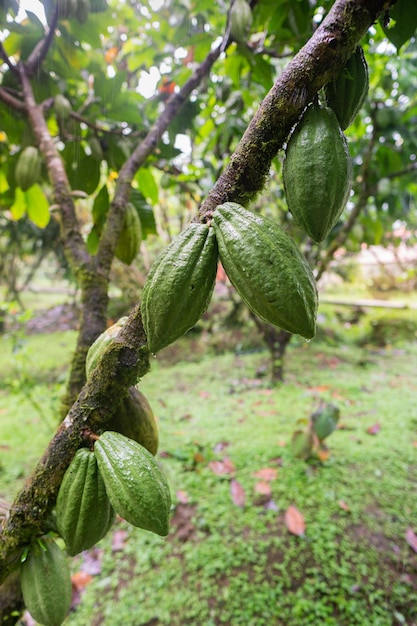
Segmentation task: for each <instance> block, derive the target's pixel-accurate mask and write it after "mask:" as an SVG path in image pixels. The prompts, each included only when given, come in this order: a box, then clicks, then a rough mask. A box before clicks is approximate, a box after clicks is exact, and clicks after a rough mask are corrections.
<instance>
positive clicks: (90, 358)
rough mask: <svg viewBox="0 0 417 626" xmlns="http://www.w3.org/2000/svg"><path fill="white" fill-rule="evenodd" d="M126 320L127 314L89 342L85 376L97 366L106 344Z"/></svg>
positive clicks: (112, 338)
mask: <svg viewBox="0 0 417 626" xmlns="http://www.w3.org/2000/svg"><path fill="white" fill-rule="evenodd" d="M126 320H127V316H124V317H121V318H120V319H119V320H117V322H116V323H115V324H112V325H111V326H109V328H107V329H106V330H105V331H104V333H101V335H99V336H98V337H97V339H96V340H95V342H94V343H93V344H91V346H90V348H89V350H88V352H87V357H86V360H85V373H86V376H87V378H88V377H89V376H90V374H91V372H92V371H93V370H94V368H95V367H96V366H97V364H98V362H99V360H100V358H101V357H102V355H103V353H104V352H105V350H106V348H107V347H108V345H109V344H110V343H111V342H112V341H114V338H115V337H116V336H117V335H118V333H119V331H120V329H121V328H122V326H123V325H124V324H125V323H126Z"/></svg>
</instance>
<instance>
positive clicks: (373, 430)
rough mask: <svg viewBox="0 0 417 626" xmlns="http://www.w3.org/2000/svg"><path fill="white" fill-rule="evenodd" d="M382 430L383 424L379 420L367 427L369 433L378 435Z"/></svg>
mask: <svg viewBox="0 0 417 626" xmlns="http://www.w3.org/2000/svg"><path fill="white" fill-rule="evenodd" d="M380 430H381V424H380V423H379V422H376V423H375V424H372V426H369V428H367V429H366V432H367V433H368V435H377V434H378V433H379V431H380Z"/></svg>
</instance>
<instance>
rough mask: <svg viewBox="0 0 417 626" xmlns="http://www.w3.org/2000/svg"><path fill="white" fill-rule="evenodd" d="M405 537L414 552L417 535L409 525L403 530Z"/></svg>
mask: <svg viewBox="0 0 417 626" xmlns="http://www.w3.org/2000/svg"><path fill="white" fill-rule="evenodd" d="M405 539H406V541H407V543H408V545H409V546H410V548H412V549H413V550H414V552H417V535H416V534H415V532H414V530H413V529H412V528H411V526H409V527H408V528H407V530H406V532H405Z"/></svg>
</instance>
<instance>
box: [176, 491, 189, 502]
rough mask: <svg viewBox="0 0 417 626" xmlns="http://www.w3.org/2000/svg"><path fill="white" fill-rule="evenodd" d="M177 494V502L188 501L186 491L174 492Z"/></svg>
mask: <svg viewBox="0 0 417 626" xmlns="http://www.w3.org/2000/svg"><path fill="white" fill-rule="evenodd" d="M175 495H176V496H177V500H178V502H181V504H187V503H188V502H189V498H188V494H187V492H186V491H182V490H179V491H177V492H176V494H175Z"/></svg>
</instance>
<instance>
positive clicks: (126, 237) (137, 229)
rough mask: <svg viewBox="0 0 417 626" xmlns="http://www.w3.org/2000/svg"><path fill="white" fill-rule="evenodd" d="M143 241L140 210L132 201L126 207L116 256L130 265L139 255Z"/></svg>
mask: <svg viewBox="0 0 417 626" xmlns="http://www.w3.org/2000/svg"><path fill="white" fill-rule="evenodd" d="M141 242H142V225H141V223H140V219H139V215H138V212H137V211H136V209H135V207H134V205H133V204H132V203H130V202H129V203H128V205H127V207H126V212H125V217H124V220H123V226H122V231H121V233H120V235H119V238H118V240H117V245H116V250H115V256H116V257H117V258H118V259H119V260H120V261H122V262H123V263H126V265H130V264H131V263H132V262H133V261H134V259H135V257H136V256H137V254H138V252H139V249H140V244H141Z"/></svg>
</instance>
